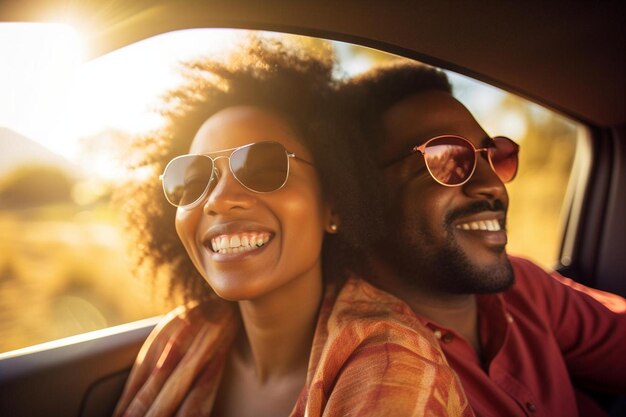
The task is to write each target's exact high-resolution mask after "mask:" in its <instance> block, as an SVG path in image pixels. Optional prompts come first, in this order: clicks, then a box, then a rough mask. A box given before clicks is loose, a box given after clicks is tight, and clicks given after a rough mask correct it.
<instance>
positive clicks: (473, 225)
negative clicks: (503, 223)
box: [456, 220, 501, 232]
mask: <svg viewBox="0 0 626 417" xmlns="http://www.w3.org/2000/svg"><path fill="white" fill-rule="evenodd" d="M456 228H457V229H463V230H487V231H490V232H497V231H499V230H501V227H500V222H499V221H497V220H480V221H477V222H469V223H462V224H457V225H456Z"/></svg>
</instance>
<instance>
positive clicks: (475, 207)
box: [445, 200, 506, 224]
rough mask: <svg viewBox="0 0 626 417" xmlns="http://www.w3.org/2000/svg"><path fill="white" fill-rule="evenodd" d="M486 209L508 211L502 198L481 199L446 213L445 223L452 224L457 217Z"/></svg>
mask: <svg viewBox="0 0 626 417" xmlns="http://www.w3.org/2000/svg"><path fill="white" fill-rule="evenodd" d="M484 211H503V212H505V213H506V206H505V205H504V203H503V202H502V200H493V201H489V200H480V201H475V202H473V203H471V204H468V205H467V206H464V207H459V208H457V209H455V210H452V211H451V212H449V213H448V214H447V215H446V218H445V224H452V222H454V221H455V220H457V219H460V218H463V217H467V216H471V215H472V214H478V213H482V212H484Z"/></svg>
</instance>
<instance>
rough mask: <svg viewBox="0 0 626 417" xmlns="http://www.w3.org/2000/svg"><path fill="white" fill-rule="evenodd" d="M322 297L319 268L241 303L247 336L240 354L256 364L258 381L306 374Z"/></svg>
mask: <svg viewBox="0 0 626 417" xmlns="http://www.w3.org/2000/svg"><path fill="white" fill-rule="evenodd" d="M321 299H322V279H321V270H320V269H319V268H315V270H313V271H309V273H307V274H306V275H303V276H300V277H298V278H296V279H294V280H292V281H290V282H289V283H287V284H286V285H284V286H282V287H280V288H278V289H276V290H274V291H272V292H271V293H270V294H267V295H265V296H264V297H262V298H259V299H255V300H249V301H240V302H239V309H240V311H241V317H242V320H243V327H244V330H245V335H243V334H242V335H241V336H244V337H240V338H239V341H240V343H238V346H236V348H238V352H237V353H236V354H238V356H240V358H241V360H242V362H243V363H244V364H245V365H246V366H247V367H254V370H255V374H256V379H257V381H258V383H260V384H263V383H265V382H267V381H269V380H272V379H280V378H284V377H287V378H289V377H290V376H293V375H294V373H297V374H303V375H306V370H307V366H308V359H309V354H310V352H311V345H312V342H313V334H314V332H315V325H316V323H317V315H318V310H319V306H320V302H321ZM303 382H304V381H303Z"/></svg>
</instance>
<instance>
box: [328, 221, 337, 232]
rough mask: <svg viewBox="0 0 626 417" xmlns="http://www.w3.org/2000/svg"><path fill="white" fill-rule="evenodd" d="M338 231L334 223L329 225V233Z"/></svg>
mask: <svg viewBox="0 0 626 417" xmlns="http://www.w3.org/2000/svg"><path fill="white" fill-rule="evenodd" d="M337 229H338V227H337V225H336V224H335V223H331V224H330V231H331V232H336V231H337Z"/></svg>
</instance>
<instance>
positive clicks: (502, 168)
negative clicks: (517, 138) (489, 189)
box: [489, 136, 519, 182]
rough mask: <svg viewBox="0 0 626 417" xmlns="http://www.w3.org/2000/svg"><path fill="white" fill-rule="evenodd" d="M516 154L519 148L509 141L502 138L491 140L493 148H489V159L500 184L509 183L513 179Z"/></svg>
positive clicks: (516, 164)
mask: <svg viewBox="0 0 626 417" xmlns="http://www.w3.org/2000/svg"><path fill="white" fill-rule="evenodd" d="M518 154H519V146H518V145H517V144H516V143H515V142H513V141H512V140H511V139H509V138H505V137H502V136H499V137H495V138H494V139H493V146H492V147H490V148H489V159H490V160H491V165H492V166H493V170H494V171H495V172H496V174H497V175H498V177H499V178H500V179H501V180H502V182H509V181H511V180H512V179H513V178H515V174H517V166H518Z"/></svg>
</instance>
